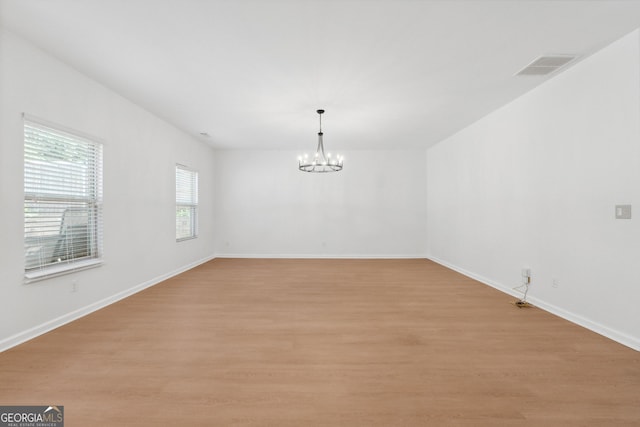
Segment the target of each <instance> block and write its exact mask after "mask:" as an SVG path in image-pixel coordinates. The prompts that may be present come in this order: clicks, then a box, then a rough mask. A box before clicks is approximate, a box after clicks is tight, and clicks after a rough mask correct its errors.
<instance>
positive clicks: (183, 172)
mask: <svg viewBox="0 0 640 427" xmlns="http://www.w3.org/2000/svg"><path fill="white" fill-rule="evenodd" d="M197 235H198V172H196V171H194V170H191V169H189V168H187V167H185V166H182V165H176V240H177V241H180V240H186V239H193V238H194V237H197Z"/></svg>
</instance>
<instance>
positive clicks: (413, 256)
mask: <svg viewBox="0 0 640 427" xmlns="http://www.w3.org/2000/svg"><path fill="white" fill-rule="evenodd" d="M215 257H216V258H264V259H427V258H428V257H427V256H426V255H425V254H375V255H371V254H232V253H225V254H222V253H216V255H215Z"/></svg>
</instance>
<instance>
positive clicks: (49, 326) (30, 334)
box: [0, 256, 215, 352]
mask: <svg viewBox="0 0 640 427" xmlns="http://www.w3.org/2000/svg"><path fill="white" fill-rule="evenodd" d="M214 258H215V256H209V257H206V258H202V259H200V260H198V261H195V262H192V263H190V264H187V265H185V266H182V267H180V268H178V269H175V270H173V271H170V272H168V273H165V274H162V275H160V276H158V277H154V278H153V279H151V280H147V281H146V282H143V283H141V284H139V285H136V286H134V287H132V288H129V289H126V290H124V291H122V292H118V293H117V294H115V295H112V296H110V297H107V298H104V299H102V300H100V301H96V302H94V303H92V304H89V305H87V306H85V307H82V308H79V309H77V310H74V311H72V312H70V313H67V314H64V315H62V316H60V317H58V318H55V319H53V320H50V321H48V322H45V323H42V324H40V325H38V326H34V327H33V328H30V329H27V330H26V331H23V332H20V333H18V334H15V335H12V336H10V337H8V338H5V339H3V340H1V341H0V352H3V351H5V350H8V349H10V348H12V347H15V346H17V345H19V344H22V343H24V342H26V341H29V340H31V339H33V338H36V337H37V336H40V335H42V334H45V333H47V332H49V331H52V330H54V329H56V328H59V327H60V326H62V325H66V324H67V323H70V322H73V321H74V320H77V319H79V318H81V317H84V316H86V315H87V314H90V313H93V312H94V311H97V310H100V309H101V308H104V307H106V306H108V305H111V304H113V303H115V302H118V301H120V300H122V299H124V298H126V297H128V296H131V295H133V294H136V293H138V292H140V291H142V290H144V289H147V288H149V287H151V286H153V285H157V284H158V283H160V282H162V281H164V280H167V279H169V278H171V277H173V276H177V275H178V274H180V273H183V272H185V271H187V270H190V269H192V268H194V267H197V266H198V265H200V264H204V263H205V262H207V261H210V260H212V259H214Z"/></svg>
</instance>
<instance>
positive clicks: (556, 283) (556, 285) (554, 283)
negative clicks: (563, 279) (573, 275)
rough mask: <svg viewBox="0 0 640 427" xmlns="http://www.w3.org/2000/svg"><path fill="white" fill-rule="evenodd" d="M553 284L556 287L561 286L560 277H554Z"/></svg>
mask: <svg viewBox="0 0 640 427" xmlns="http://www.w3.org/2000/svg"><path fill="white" fill-rule="evenodd" d="M551 286H552V287H554V288H558V287H560V281H559V280H558V279H553V282H551Z"/></svg>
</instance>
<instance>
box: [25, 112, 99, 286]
mask: <svg viewBox="0 0 640 427" xmlns="http://www.w3.org/2000/svg"><path fill="white" fill-rule="evenodd" d="M101 245H102V144H100V143H99V142H97V141H95V140H93V139H91V138H88V137H86V136H83V135H81V134H79V133H75V132H74V131H71V130H68V129H63V128H61V127H58V126H57V125H52V124H49V123H46V122H44V121H41V120H39V119H34V118H31V117H28V116H26V115H25V116H24V250H25V276H26V278H27V280H28V281H29V280H37V279H41V278H46V277H51V276H55V275H59V274H64V273H67V272H70V271H74V270H78V269H83V268H89V267H93V266H96V265H98V264H99V263H100V258H101V255H102V254H101V253H102V247H101Z"/></svg>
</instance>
